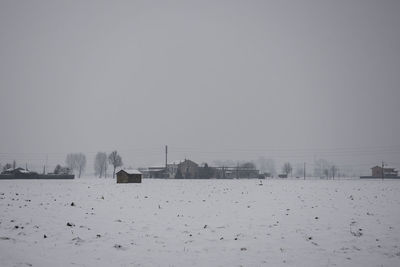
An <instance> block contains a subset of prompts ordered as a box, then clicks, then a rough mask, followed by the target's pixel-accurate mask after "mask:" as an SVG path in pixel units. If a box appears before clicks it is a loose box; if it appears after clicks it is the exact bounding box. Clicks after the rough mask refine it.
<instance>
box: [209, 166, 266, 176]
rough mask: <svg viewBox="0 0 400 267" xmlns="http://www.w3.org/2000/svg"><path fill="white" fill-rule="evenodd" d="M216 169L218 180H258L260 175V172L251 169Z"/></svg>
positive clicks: (238, 167)
mask: <svg viewBox="0 0 400 267" xmlns="http://www.w3.org/2000/svg"><path fill="white" fill-rule="evenodd" d="M216 169H217V172H218V173H217V178H219V179H235V178H237V179H239V178H259V175H260V171H259V170H257V169H255V168H253V167H244V166H242V167H240V166H237V167H217V168H216Z"/></svg>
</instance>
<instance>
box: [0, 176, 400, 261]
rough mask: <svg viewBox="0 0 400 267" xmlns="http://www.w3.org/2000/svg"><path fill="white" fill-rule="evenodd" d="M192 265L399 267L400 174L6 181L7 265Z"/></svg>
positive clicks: (3, 228) (0, 241)
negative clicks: (380, 176) (329, 177)
mask: <svg viewBox="0 0 400 267" xmlns="http://www.w3.org/2000/svg"><path fill="white" fill-rule="evenodd" d="M72 203H73V204H72ZM67 224H68V225H67ZM191 265H195V266H400V181H395V180H385V181H380V180H334V181H333V180H328V181H327V180H305V181H303V180H265V181H262V185H260V181H259V180H143V183H142V184H116V183H115V182H114V181H113V180H112V179H96V178H87V179H76V180H72V181H69V180H65V181H54V180H53V181H43V180H21V181H16V180H2V181H0V266H191Z"/></svg>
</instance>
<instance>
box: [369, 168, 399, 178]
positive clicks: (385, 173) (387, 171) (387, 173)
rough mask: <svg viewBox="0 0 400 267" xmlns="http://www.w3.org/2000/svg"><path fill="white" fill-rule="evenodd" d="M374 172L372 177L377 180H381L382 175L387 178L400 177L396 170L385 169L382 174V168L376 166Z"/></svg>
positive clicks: (372, 169)
mask: <svg viewBox="0 0 400 267" xmlns="http://www.w3.org/2000/svg"><path fill="white" fill-rule="evenodd" d="M371 171H372V177H377V178H381V177H382V174H383V177H384V178H385V177H386V178H391V177H398V176H399V172H398V171H396V170H395V168H383V172H382V167H380V166H375V167H372V168H371Z"/></svg>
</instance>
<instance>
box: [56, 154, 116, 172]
mask: <svg viewBox="0 0 400 267" xmlns="http://www.w3.org/2000/svg"><path fill="white" fill-rule="evenodd" d="M65 164H66V167H67V168H68V169H70V170H71V171H73V172H76V173H77V174H78V177H79V178H80V177H81V175H82V173H83V172H84V171H85V168H86V156H85V155H84V154H83V153H70V154H68V155H67V157H66V159H65ZM108 165H111V166H112V167H113V178H115V171H116V169H117V168H118V167H121V166H122V165H123V162H122V157H121V156H120V155H119V154H118V152H117V151H116V150H115V151H113V152H111V153H110V154H108V155H107V153H106V152H98V153H97V154H96V156H95V158H94V173H95V175H98V176H99V178H102V177H104V178H106V177H107V169H108ZM60 169H61V166H60V165H57V167H56V169H55V171H54V172H55V173H57V171H58V170H60Z"/></svg>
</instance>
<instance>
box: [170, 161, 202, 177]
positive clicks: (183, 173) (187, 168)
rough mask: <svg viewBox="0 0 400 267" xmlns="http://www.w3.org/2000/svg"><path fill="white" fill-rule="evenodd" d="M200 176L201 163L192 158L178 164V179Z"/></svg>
mask: <svg viewBox="0 0 400 267" xmlns="http://www.w3.org/2000/svg"><path fill="white" fill-rule="evenodd" d="M198 176H199V165H198V164H197V163H196V162H194V161H191V160H188V159H185V160H184V161H183V162H181V163H179V164H178V169H177V171H176V175H175V178H176V179H197V178H198Z"/></svg>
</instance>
